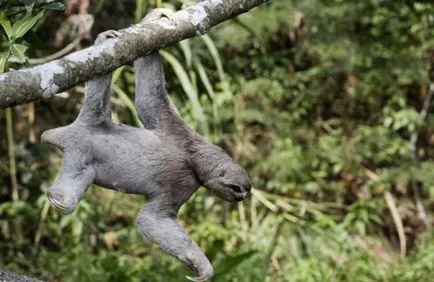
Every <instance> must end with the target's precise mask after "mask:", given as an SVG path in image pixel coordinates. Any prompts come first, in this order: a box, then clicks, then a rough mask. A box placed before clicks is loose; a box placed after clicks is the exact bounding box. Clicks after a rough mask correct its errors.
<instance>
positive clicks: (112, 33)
mask: <svg viewBox="0 0 434 282" xmlns="http://www.w3.org/2000/svg"><path fill="white" fill-rule="evenodd" d="M121 34H122V33H121V32H119V31H117V30H113V29H109V30H106V31H104V32H101V33H100V34H98V36H97V37H96V40H95V44H100V43H103V42H104V41H106V40H107V39H109V38H116V37H120V36H121Z"/></svg>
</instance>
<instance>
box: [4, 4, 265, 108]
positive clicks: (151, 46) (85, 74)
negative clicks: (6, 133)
mask: <svg viewBox="0 0 434 282" xmlns="http://www.w3.org/2000/svg"><path fill="white" fill-rule="evenodd" d="M268 1H269V0H205V1H202V2H199V3H198V4H196V5H193V6H190V7H188V8H186V9H184V10H181V11H179V12H177V13H175V14H174V16H173V20H172V21H171V22H168V21H167V19H161V20H158V21H155V22H153V23H148V24H137V25H134V26H131V27H129V28H126V29H123V30H121V32H122V36H121V37H119V38H116V39H111V40H107V41H106V42H104V43H103V44H101V45H98V46H92V47H89V48H86V49H83V50H80V51H78V52H74V53H71V54H69V55H68V56H66V57H63V58H61V59H59V60H55V61H52V62H49V63H45V64H42V65H39V66H36V67H32V68H26V69H20V70H16V71H11V72H8V73H5V74H3V75H0V108H2V107H8V106H13V105H19V104H25V103H29V102H32V101H36V100H39V99H41V98H51V97H52V96H53V95H54V94H56V93H59V92H61V91H64V90H66V89H68V88H71V87H72V86H74V85H76V84H78V83H82V82H85V81H88V80H90V79H93V78H95V77H99V76H101V75H104V74H106V73H109V72H111V71H113V70H115V69H116V68H118V67H120V66H122V65H124V64H126V63H128V62H131V61H133V60H135V59H136V58H138V57H141V56H145V55H148V54H150V53H152V52H154V51H157V50H159V49H162V48H164V47H166V46H168V45H170V44H173V43H175V42H178V41H181V40H183V39H186V38H189V37H194V36H197V35H202V34H205V33H206V32H208V30H209V29H210V28H211V27H212V26H215V25H217V24H219V23H221V22H223V21H226V20H229V19H231V18H233V17H235V16H237V15H239V14H242V13H244V12H247V11H248V10H250V9H252V8H254V7H256V6H258V5H260V4H263V3H265V2H268Z"/></svg>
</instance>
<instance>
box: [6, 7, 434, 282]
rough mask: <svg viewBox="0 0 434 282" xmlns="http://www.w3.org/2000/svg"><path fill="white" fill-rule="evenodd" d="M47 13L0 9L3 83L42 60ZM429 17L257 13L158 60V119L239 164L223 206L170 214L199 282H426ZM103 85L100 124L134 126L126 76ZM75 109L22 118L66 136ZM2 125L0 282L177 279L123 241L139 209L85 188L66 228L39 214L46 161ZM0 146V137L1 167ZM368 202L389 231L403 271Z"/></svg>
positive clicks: (20, 126) (201, 195)
mask: <svg viewBox="0 0 434 282" xmlns="http://www.w3.org/2000/svg"><path fill="white" fill-rule="evenodd" d="M29 2H33V4H35V3H36V2H35V1H29ZM181 2H182V3H184V2H185V1H178V0H171V1H147V0H137V1H135V5H136V6H135V7H130V6H129V5H130V4H131V3H130V4H127V3H120V2H119V1H111V0H102V1H98V4H96V5H95V6H93V5H91V6H90V7H89V11H88V12H90V13H93V14H94V16H95V18H96V20H95V23H96V26H95V28H94V29H95V30H94V33H95V34H96V33H97V32H99V31H102V30H106V29H113V28H123V27H125V26H126V25H128V23H133V22H137V21H139V20H140V18H141V17H142V16H143V14H145V13H146V10H147V9H149V8H153V7H155V6H165V7H172V8H174V7H175V8H177V9H178V8H180V6H181V4H182V3H181ZM54 3H57V4H54ZM54 3H53V5H54V6H52V7H51V6H36V4H35V5H30V6H27V9H25V10H20V9H18V8H17V7H14V6H7V7H6V6H5V5H4V4H3V2H2V1H0V7H2V8H3V7H6V8H5V9H4V10H5V12H4V13H3V14H1V16H0V24H1V26H2V28H3V31H2V32H0V37H1V41H0V54H1V55H0V69H1V68H2V67H3V68H4V67H5V66H6V63H8V65H10V64H13V67H14V68H18V67H20V65H19V64H16V63H17V62H19V63H22V62H24V61H25V60H26V59H27V58H26V51H28V54H30V55H29V56H34V55H35V54H39V55H41V56H42V55H43V54H45V55H48V54H49V53H51V52H52V50H53V46H54V42H53V39H52V38H54V34H55V33H56V32H57V30H56V29H53V28H52V27H51V26H52V23H58V25H59V26H61V23H62V22H65V21H66V19H64V18H62V15H61V14H60V13H56V12H51V13H43V10H45V9H48V8H53V9H54V8H56V7H55V6H56V5H58V2H54ZM114 5H116V7H117V8H121V9H118V10H116V11H114V10H113V6H114ZM41 8H43V9H42V10H41ZM58 8H59V7H58ZM17 11H22V12H19V13H17ZM113 13H114V15H115V17H116V21H114V22H113V23H108V22H109V21H107V20H106V17H108V16H109V15H111V14H113ZM433 14H434V5H433V4H431V3H430V2H429V1H392V0H387V1H378V0H370V1H354V0H336V1H329V0H327V1H326V0H309V1H288V0H273V1H271V2H270V3H267V4H266V5H264V6H262V7H260V8H257V9H255V10H253V11H250V12H249V13H246V14H244V15H242V16H240V17H238V18H237V19H235V20H231V21H229V22H227V23H224V24H222V25H220V26H218V27H215V28H214V29H213V30H212V31H211V33H210V34H209V35H205V36H202V37H197V38H192V39H188V40H185V41H183V42H180V43H179V44H177V45H175V46H172V47H170V48H168V49H167V50H164V51H161V54H162V56H163V57H164V59H165V61H166V66H165V69H166V78H167V87H168V92H169V94H170V100H171V103H172V105H173V106H174V107H175V108H176V110H177V111H178V112H179V113H180V114H181V115H182V116H183V118H184V119H185V120H186V121H187V122H188V123H189V124H190V125H192V126H193V127H194V128H195V129H196V130H198V131H200V132H201V133H202V134H205V135H206V137H207V138H209V139H210V140H212V141H213V142H214V143H216V144H218V145H220V146H222V147H223V148H225V149H226V150H227V151H228V152H229V153H230V154H231V155H232V156H233V157H234V158H235V159H236V160H237V161H239V162H240V163H242V164H243V166H245V167H246V169H247V170H248V172H249V174H250V175H251V177H252V179H253V183H254V187H255V189H254V191H253V193H252V197H251V199H250V200H249V201H246V202H245V203H243V204H238V205H227V204H225V203H223V202H222V201H221V200H219V199H216V198H215V197H214V196H212V195H209V194H208V193H207V191H206V190H205V189H200V190H199V191H198V193H196V194H195V195H194V196H193V197H192V198H191V199H190V201H189V202H188V203H187V204H186V205H185V206H183V208H182V209H181V212H180V215H179V220H180V223H181V225H182V226H184V227H185V228H186V229H187V231H188V232H189V233H190V234H191V235H192V237H193V238H194V240H195V241H197V242H198V243H199V245H200V246H201V247H202V248H203V249H204V251H205V252H206V254H207V256H208V257H209V258H210V260H211V261H212V263H213V265H214V266H215V273H216V275H215V278H214V279H213V281H239V282H240V281H242V282H244V281H245V282H250V281H267V282H268V281H270V282H271V281H273V282H274V281H429V280H430V279H431V276H432V273H433V272H434V264H433V261H434V260H433V253H434V249H433V248H434V236H433V235H434V234H433V233H432V229H431V230H428V231H426V227H425V225H424V223H423V222H422V220H421V219H420V217H419V215H418V212H417V208H416V207H415V205H414V199H415V197H414V185H416V188H417V187H418V188H419V193H420V197H421V198H422V202H421V204H422V205H423V206H424V207H425V209H426V212H427V213H428V216H430V218H432V216H433V213H432V212H433V206H434V205H433V203H434V201H433V199H434V198H433V195H434V194H433V193H434V177H433V173H432V171H433V170H434V162H433V157H434V151H433V148H432V144H433V142H434V141H433V140H434V135H433V130H432V128H433V125H434V115H433V111H432V108H433V106H429V108H428V110H427V116H426V117H423V116H422V115H421V114H420V112H421V110H422V108H423V107H424V104H425V103H426V101H427V93H428V90H429V86H430V84H433V79H434V77H433V69H434V66H433V64H434V61H433V57H432V56H433V50H432V46H434V28H433V27H434V20H433V16H432V15H433ZM42 18H44V21H42V20H41V19H42ZM37 22H39V23H40V24H39V25H38V24H36V23H37ZM113 25H115V26H113ZM47 34H48V35H47ZM38 37H40V38H45V39H46V40H47V41H49V43H47V44H46V45H44V44H41V40H40V39H38ZM65 37H66V38H70V35H69V34H66V35H65ZM10 56H12V57H14V58H15V59H16V60H15V61H13V60H9V57H10ZM12 61H13V62H12ZM112 86H113V87H112V88H113V90H114V95H113V97H112V102H113V109H114V110H113V118H114V119H115V120H117V121H122V122H124V123H128V124H132V125H135V126H141V123H140V121H139V119H138V117H137V113H136V111H135V108H134V105H133V102H132V101H133V97H134V73H133V71H132V68H131V67H130V66H124V67H122V68H120V69H119V70H117V71H116V72H115V73H114V75H113V85H112ZM77 89H78V91H77V90H71V91H70V93H75V92H80V91H79V90H80V88H79V87H78V88H77ZM77 96H78V95H70V97H69V99H67V100H65V99H60V98H58V99H57V98H54V99H52V100H51V101H49V102H41V103H38V104H37V105H36V107H37V108H36V109H37V122H36V125H35V127H36V128H37V129H38V132H40V131H42V130H43V129H47V128H51V127H55V126H59V125H64V124H66V123H69V122H71V121H72V120H73V118H74V117H75V116H76V114H77V111H78V109H79V105H80V101H81V100H80V99H79V100H77ZM77 105H78V106H77ZM17 109H19V111H18V110H17V111H15V115H16V123H15V131H16V135H17V136H16V141H15V143H16V144H15V145H16V146H15V147H16V160H17V177H18V182H19V188H20V189H19V193H20V200H19V201H12V198H11V192H10V191H11V188H10V187H11V182H10V177H9V176H10V174H12V173H11V169H10V167H9V165H8V157H7V156H6V154H0V183H2V184H0V201H1V203H0V254H1V256H0V268H5V269H8V270H13V271H18V272H24V273H28V274H32V275H35V276H38V277H41V278H43V279H46V280H47V281H179V280H180V279H182V277H184V276H185V275H191V273H189V272H188V271H187V270H186V269H185V268H184V267H183V266H182V265H180V264H179V262H177V261H176V260H175V259H173V258H170V257H168V256H167V255H164V254H162V253H161V251H160V250H158V249H157V248H156V247H155V245H153V244H152V243H151V242H149V241H147V240H144V239H143V238H142V236H141V235H140V234H139V232H138V231H137V230H136V227H135V224H134V222H135V217H136V214H137V213H138V211H139V210H140V208H142V207H143V205H144V204H145V201H144V200H143V199H142V198H141V197H136V196H131V195H124V194H121V193H115V192H112V191H107V190H103V189H100V188H97V187H94V188H92V189H90V191H89V193H88V194H87V195H86V197H85V199H84V200H82V202H81V203H80V205H79V207H78V209H77V210H76V211H75V212H74V213H73V214H72V215H69V216H61V215H59V214H58V213H57V212H56V211H54V210H52V209H46V208H45V207H46V200H45V197H44V191H45V190H46V189H47V188H48V187H49V184H50V183H51V182H52V180H53V179H54V178H55V172H56V171H58V170H59V168H60V166H61V155H60V154H59V153H58V152H55V151H52V149H51V148H50V147H48V146H45V145H40V144H29V142H28V140H27V136H26V130H28V128H27V127H26V124H25V120H26V119H25V118H26V111H22V109H23V108H22V107H21V108H17ZM0 117H1V118H0V124H4V123H5V121H4V120H3V116H2V115H1V114H0ZM2 133H4V129H3V127H1V126H0V134H2ZM416 133H417V134H418V140H417V142H416V144H415V145H416V148H415V150H413V149H414V148H413V145H414V144H413V143H412V142H411V139H412V135H413V134H416ZM5 134H6V133H5ZM6 147H7V143H6V142H5V141H3V140H2V139H0V152H2V151H3V150H6ZM53 164H56V165H53ZM3 183H5V185H4V184H3ZM385 191H388V192H390V193H391V194H392V195H393V197H394V199H395V201H396V205H397V210H398V212H399V215H400V217H401V220H402V223H403V226H404V232H405V234H404V235H405V236H406V239H407V249H408V252H407V257H405V258H403V259H400V258H399V238H398V235H397V231H396V230H397V228H396V226H395V223H394V221H393V219H392V216H391V212H390V210H389V207H388V206H387V205H386V203H385V201H384V192H385ZM47 207H48V206H47ZM38 234H40V240H39V241H38V240H36V239H37V235H38Z"/></svg>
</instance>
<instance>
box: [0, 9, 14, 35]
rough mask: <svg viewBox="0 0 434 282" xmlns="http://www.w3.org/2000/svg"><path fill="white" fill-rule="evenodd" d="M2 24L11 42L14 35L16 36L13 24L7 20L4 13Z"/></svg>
mask: <svg viewBox="0 0 434 282" xmlns="http://www.w3.org/2000/svg"><path fill="white" fill-rule="evenodd" d="M0 24H1V25H2V27H3V29H4V30H5V32H6V35H7V36H8V38H9V40H11V39H12V37H13V35H14V32H13V30H12V27H11V23H10V22H9V20H8V19H7V18H6V16H5V15H4V14H2V13H0Z"/></svg>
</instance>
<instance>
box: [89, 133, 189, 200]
mask: <svg viewBox="0 0 434 282" xmlns="http://www.w3.org/2000/svg"><path fill="white" fill-rule="evenodd" d="M166 141H167V140H163V139H161V138H160V137H158V136H156V135H155V134H153V133H152V132H150V131H147V130H144V129H136V128H132V127H125V126H122V128H120V130H116V131H114V132H110V133H100V134H98V133H94V134H93V136H92V140H91V144H92V155H93V160H92V167H93V168H94V170H95V174H96V175H95V181H94V182H95V183H96V184H98V185H100V186H103V187H105V188H109V189H113V190H116V191H120V192H125V193H132V194H146V195H148V196H152V195H154V194H159V193H161V192H162V191H161V190H172V189H175V188H176V187H177V186H179V184H180V179H181V178H182V179H183V181H186V183H188V184H189V183H196V181H195V174H194V172H193V171H192V170H191V166H189V165H188V160H187V159H186V157H185V154H184V152H183V151H182V150H181V149H179V148H178V147H177V146H174V145H171V144H170V142H166ZM183 185H185V184H183ZM192 185H193V184H192ZM194 185H196V184H194Z"/></svg>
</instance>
